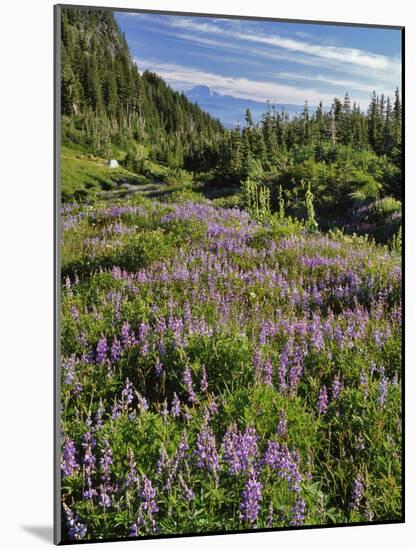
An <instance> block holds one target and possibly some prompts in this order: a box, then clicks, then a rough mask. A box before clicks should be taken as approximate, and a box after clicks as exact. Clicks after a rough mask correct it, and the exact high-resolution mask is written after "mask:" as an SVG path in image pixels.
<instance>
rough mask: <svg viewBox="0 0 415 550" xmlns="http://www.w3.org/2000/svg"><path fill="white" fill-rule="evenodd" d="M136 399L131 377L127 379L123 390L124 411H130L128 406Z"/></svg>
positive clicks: (122, 403) (122, 404) (122, 402)
mask: <svg viewBox="0 0 415 550" xmlns="http://www.w3.org/2000/svg"><path fill="white" fill-rule="evenodd" d="M133 399H134V389H133V385H132V383H131V382H130V379H129V378H126V379H125V386H124V388H123V390H122V392H121V406H122V409H123V410H124V411H128V406H129V405H130V404H131V403H132V401H133Z"/></svg>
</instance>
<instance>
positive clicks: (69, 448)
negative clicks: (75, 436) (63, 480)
mask: <svg viewBox="0 0 415 550" xmlns="http://www.w3.org/2000/svg"><path fill="white" fill-rule="evenodd" d="M61 470H62V474H63V476H64V477H69V476H73V475H74V474H75V473H77V472H78V471H79V464H78V462H77V460H76V449H75V445H74V442H73V441H72V439H71V438H70V437H68V436H66V437H65V441H64V444H63V450H62V455H61Z"/></svg>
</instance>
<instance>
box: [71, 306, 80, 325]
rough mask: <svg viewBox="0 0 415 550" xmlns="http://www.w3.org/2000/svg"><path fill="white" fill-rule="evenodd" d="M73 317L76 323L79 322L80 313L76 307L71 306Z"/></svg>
mask: <svg viewBox="0 0 415 550" xmlns="http://www.w3.org/2000/svg"><path fill="white" fill-rule="evenodd" d="M71 317H72V319H73V320H74V321H77V320H78V319H79V311H78V308H77V307H76V305H72V306H71Z"/></svg>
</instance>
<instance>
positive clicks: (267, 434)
mask: <svg viewBox="0 0 415 550" xmlns="http://www.w3.org/2000/svg"><path fill="white" fill-rule="evenodd" d="M328 15H329V14H328ZM402 53H403V28H398V27H387V26H385V27H380V26H369V25H355V24H353V25H352V24H345V23H344V24H342V23H323V22H304V21H295V20H293V21H287V20H281V21H279V20H274V19H265V18H264V19H258V18H257V19H255V18H250V17H236V16H226V15H200V14H199V15H197V14H186V13H182V14H178V13H170V12H153V11H133V10H125V9H119V10H117V9H115V8H113V9H109V8H97V7H94V8H91V7H82V6H64V5H61V6H56V7H55V65H56V66H55V76H56V78H55V92H56V93H55V107H56V108H55V115H56V121H55V130H56V140H55V144H56V147H55V155H56V158H55V167H56V254H55V256H56V285H55V287H56V288H55V289H56V375H55V389H56V396H55V397H56V399H55V404H56V411H55V417H56V434H55V447H56V449H55V452H56V460H55V508H56V509H55V542H56V543H58V544H68V543H76V542H88V541H92V542H93V541H95V542H98V541H109V540H113V541H115V540H123V539H124V540H126V539H137V540H138V539H143V538H153V537H167V536H168V537H171V536H190V535H213V534H218V533H221V534H224V533H240V532H247V531H250V532H252V531H263V530H281V529H299V528H306V527H327V526H339V525H341V526H346V525H347V526H349V525H350V526H352V525H359V524H370V523H373V524H377V523H399V522H402V521H404V506H403V492H402V486H403V441H402V434H403V430H402V421H403V414H402V410H403V409H402V383H403V363H402V341H401V332H402V273H401V268H402V259H403V258H402V202H403V195H404V193H403V150H402V149H403V139H402V136H403V132H402V118H403V117H402V111H403V107H402V99H403V97H402V68H403V67H402ZM276 536H278V535H276Z"/></svg>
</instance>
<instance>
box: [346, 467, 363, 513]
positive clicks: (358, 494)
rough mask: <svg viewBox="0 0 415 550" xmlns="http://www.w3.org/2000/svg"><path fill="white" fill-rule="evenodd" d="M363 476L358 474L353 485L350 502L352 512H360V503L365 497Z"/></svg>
mask: <svg viewBox="0 0 415 550" xmlns="http://www.w3.org/2000/svg"><path fill="white" fill-rule="evenodd" d="M363 489H364V485H363V476H362V475H361V474H358V475H357V477H356V479H355V480H354V483H353V488H352V492H351V496H350V502H349V507H350V508H351V509H352V510H359V508H360V501H361V500H362V496H363Z"/></svg>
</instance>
